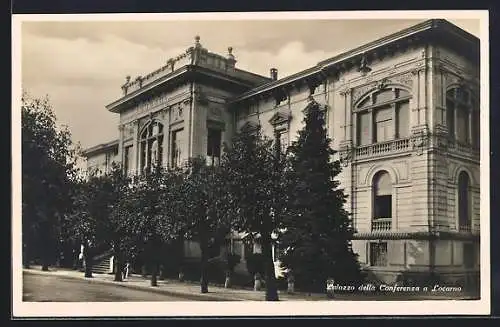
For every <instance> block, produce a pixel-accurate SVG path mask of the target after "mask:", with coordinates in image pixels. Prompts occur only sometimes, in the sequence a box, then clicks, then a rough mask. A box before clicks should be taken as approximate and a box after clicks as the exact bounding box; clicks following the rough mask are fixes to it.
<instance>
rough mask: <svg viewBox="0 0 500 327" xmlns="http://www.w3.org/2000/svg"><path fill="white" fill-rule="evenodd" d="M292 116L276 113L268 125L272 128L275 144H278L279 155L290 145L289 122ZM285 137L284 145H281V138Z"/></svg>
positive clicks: (280, 112) (281, 112)
mask: <svg viewBox="0 0 500 327" xmlns="http://www.w3.org/2000/svg"><path fill="white" fill-rule="evenodd" d="M291 120H292V115H291V114H290V113H288V112H286V113H285V112H283V111H278V112H276V113H275V114H274V115H273V116H272V117H271V118H270V119H269V124H271V125H272V126H273V130H274V136H275V142H276V141H278V142H279V146H280V150H281V153H286V151H287V149H288V146H289V145H290V121H291ZM283 135H284V136H285V137H286V144H283V138H282V136H283Z"/></svg>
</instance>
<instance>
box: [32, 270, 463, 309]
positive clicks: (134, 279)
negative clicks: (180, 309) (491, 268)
mask: <svg viewBox="0 0 500 327" xmlns="http://www.w3.org/2000/svg"><path fill="white" fill-rule="evenodd" d="M23 273H28V274H39V275H51V276H55V275H57V276H60V277H62V278H76V279H81V280H87V281H89V282H92V283H105V284H112V285H115V286H119V287H129V288H133V289H138V290H142V291H148V292H156V293H161V294H166V295H173V296H177V297H179V298H183V299H186V300H197V301H264V300H265V291H254V290H251V289H242V288H238V287H237V286H235V287H234V288H224V287H221V286H215V285H211V284H209V286H208V291H209V292H208V293H205V294H202V293H200V285H199V283H196V282H192V281H186V282H179V281H178V280H173V279H167V280H158V286H157V287H153V286H150V279H149V278H144V277H142V276H140V275H131V276H129V278H128V279H127V280H125V281H123V282H115V281H114V280H113V279H114V275H111V274H96V273H93V274H92V275H93V277H92V278H85V277H84V273H83V272H80V271H76V270H71V269H65V268H57V267H50V268H49V271H41V267H39V266H32V267H31V268H30V269H23ZM278 293H279V299H280V301H326V300H329V301H332V300H340V301H384V300H385V301H393V300H397V301H398V300H399V301H401V300H467V299H472V298H471V297H469V296H467V295H464V294H456V295H455V296H449V295H448V296H446V295H432V296H430V295H425V294H420V295H410V294H406V295H404V294H399V295H398V294H397V293H396V294H391V293H389V294H388V295H387V296H382V295H376V294H372V295H362V294H359V293H358V294H336V295H335V298H333V299H332V298H328V297H327V296H326V294H317V293H312V294H308V293H302V292H297V293H294V294H288V293H287V292H285V291H278Z"/></svg>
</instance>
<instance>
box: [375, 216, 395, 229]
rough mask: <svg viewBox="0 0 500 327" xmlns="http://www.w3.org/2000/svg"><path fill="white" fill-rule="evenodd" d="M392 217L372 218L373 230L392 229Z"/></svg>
mask: <svg viewBox="0 0 500 327" xmlns="http://www.w3.org/2000/svg"><path fill="white" fill-rule="evenodd" d="M391 228H392V219H391V218H378V219H374V220H372V231H381V230H391Z"/></svg>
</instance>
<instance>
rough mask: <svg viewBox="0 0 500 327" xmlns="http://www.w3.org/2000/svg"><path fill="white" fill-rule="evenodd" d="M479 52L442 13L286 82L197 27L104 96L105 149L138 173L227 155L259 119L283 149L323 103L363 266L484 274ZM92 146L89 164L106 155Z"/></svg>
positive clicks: (453, 277) (455, 277)
mask: <svg viewBox="0 0 500 327" xmlns="http://www.w3.org/2000/svg"><path fill="white" fill-rule="evenodd" d="M479 59H480V51H479V39H477V38H476V37H474V36H472V35H470V34H469V33H467V32H465V31H463V30H461V29H460V28H458V27H456V26H455V25H453V24H451V23H449V22H447V21H445V20H429V21H425V22H423V23H420V24H418V25H415V26H412V27H410V28H408V29H405V30H402V31H399V32H397V33H394V34H392V35H389V36H386V37H384V38H381V39H379V40H376V41H373V42H371V43H368V44H365V45H361V46H359V47H357V48H355V49H352V50H350V51H347V52H345V53H343V54H340V55H338V56H335V57H333V58H330V59H326V60H324V61H322V62H319V63H318V64H317V65H315V66H313V67H310V68H308V69H306V70H304V71H301V72H298V73H296V74H293V75H291V76H287V77H285V78H281V79H280V78H278V71H277V70H276V69H274V68H271V69H270V76H269V77H267V76H260V75H257V74H254V73H251V72H247V71H243V70H240V69H238V68H237V67H236V58H235V56H234V55H233V53H232V48H228V53H227V54H226V55H225V56H221V55H218V54H215V53H211V52H209V51H208V50H207V49H205V48H204V47H203V46H202V45H201V43H200V39H199V37H196V39H195V44H194V46H193V47H190V48H189V49H187V51H186V52H185V53H183V54H181V55H180V56H178V57H177V58H173V59H170V60H169V61H168V62H167V63H166V65H165V66H163V67H161V68H160V69H158V70H157V71H155V72H152V73H150V74H148V75H146V76H139V77H137V78H135V79H133V80H132V79H131V78H130V77H127V79H126V83H125V84H124V85H122V91H123V96H122V97H121V98H120V99H118V100H116V101H115V102H113V103H111V104H109V105H108V106H107V109H108V110H109V111H110V112H113V113H117V114H119V115H120V125H119V127H118V130H119V138H118V140H117V141H116V144H115V143H111V144H110V146H109V147H108V148H109V149H110V150H111V151H115V149H117V160H119V161H121V162H122V163H123V167H124V169H125V170H126V171H127V172H129V173H134V174H135V173H138V174H141V173H142V172H143V171H144V170H145V169H147V168H148V167H151V166H152V165H153V164H157V165H162V166H169V167H172V166H178V165H182V164H183V163H184V162H185V160H186V159H188V158H189V157H193V156H198V155H202V156H206V157H207V160H208V161H209V162H215V163H217V162H218V160H220V156H221V145H222V144H223V142H230V140H231V137H232V136H233V135H234V133H236V132H237V131H238V130H240V129H242V128H254V127H256V126H261V128H262V130H263V131H264V133H265V134H267V135H268V136H270V137H275V135H278V137H279V138H280V141H281V143H280V144H281V145H282V146H284V147H286V146H287V145H289V144H290V142H291V141H293V140H294V139H295V138H296V137H297V132H298V131H299V130H300V129H301V128H302V118H303V109H304V108H305V107H306V106H307V105H308V104H309V103H311V102H316V103H318V104H319V105H321V106H322V107H324V109H325V113H326V120H327V130H328V134H329V136H330V137H331V138H332V140H333V142H332V146H333V148H334V149H336V150H337V151H338V152H337V154H336V156H337V158H335V159H339V160H340V161H341V163H342V165H343V170H342V173H341V175H340V176H339V179H340V181H341V185H342V187H343V188H344V191H345V193H346V194H347V195H348V201H347V203H346V209H347V210H348V211H349V212H350V213H351V217H352V221H353V226H354V227H355V230H356V233H355V236H354V239H353V241H352V242H353V248H354V250H355V251H356V252H357V254H358V255H359V260H360V261H361V263H362V264H363V266H364V268H365V269H366V270H367V271H369V272H370V273H371V274H372V276H373V278H376V279H379V280H382V281H385V282H394V281H396V280H398V278H400V277H401V276H402V275H404V274H413V273H414V274H417V275H418V274H420V273H421V274H424V275H425V274H428V273H432V272H435V273H437V274H439V275H440V276H441V277H442V278H444V279H446V280H447V281H450V282H456V283H462V284H471V283H472V284H474V283H477V282H478V276H479V262H480V256H479V226H480V219H479V218H480V217H479V211H480V202H479V199H480V192H479V179H480V174H479V173H480V168H479V145H480V137H479V135H480V133H479V119H480V118H479V117H480V112H479V109H480V106H479V85H480V83H479ZM103 149H104V152H106V151H105V149H106V146H104V147H103ZM101 150H102V149H101ZM87 153H88V159H89V164H90V165H96V164H97V163H96V162H98V161H99V160H101V161H102V160H103V158H104V159H105V158H106V156H104V157H102V153H103V152H102V151H101V152H99V151H97V152H95V151H94V152H92V151H90V152H87ZM93 153H94V154H96V155H93ZM98 153H100V155H101V157H102V158H100V159H99V158H97V154H98ZM241 248H244V246H241Z"/></svg>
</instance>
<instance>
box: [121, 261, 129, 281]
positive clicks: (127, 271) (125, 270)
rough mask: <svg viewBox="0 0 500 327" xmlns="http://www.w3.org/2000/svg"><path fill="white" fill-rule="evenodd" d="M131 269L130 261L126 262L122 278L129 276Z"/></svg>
mask: <svg viewBox="0 0 500 327" xmlns="http://www.w3.org/2000/svg"><path fill="white" fill-rule="evenodd" d="M129 270H130V263H128V262H127V263H126V264H125V266H124V267H123V272H122V277H123V278H122V279H123V280H125V279H127V278H128V275H129Z"/></svg>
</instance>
